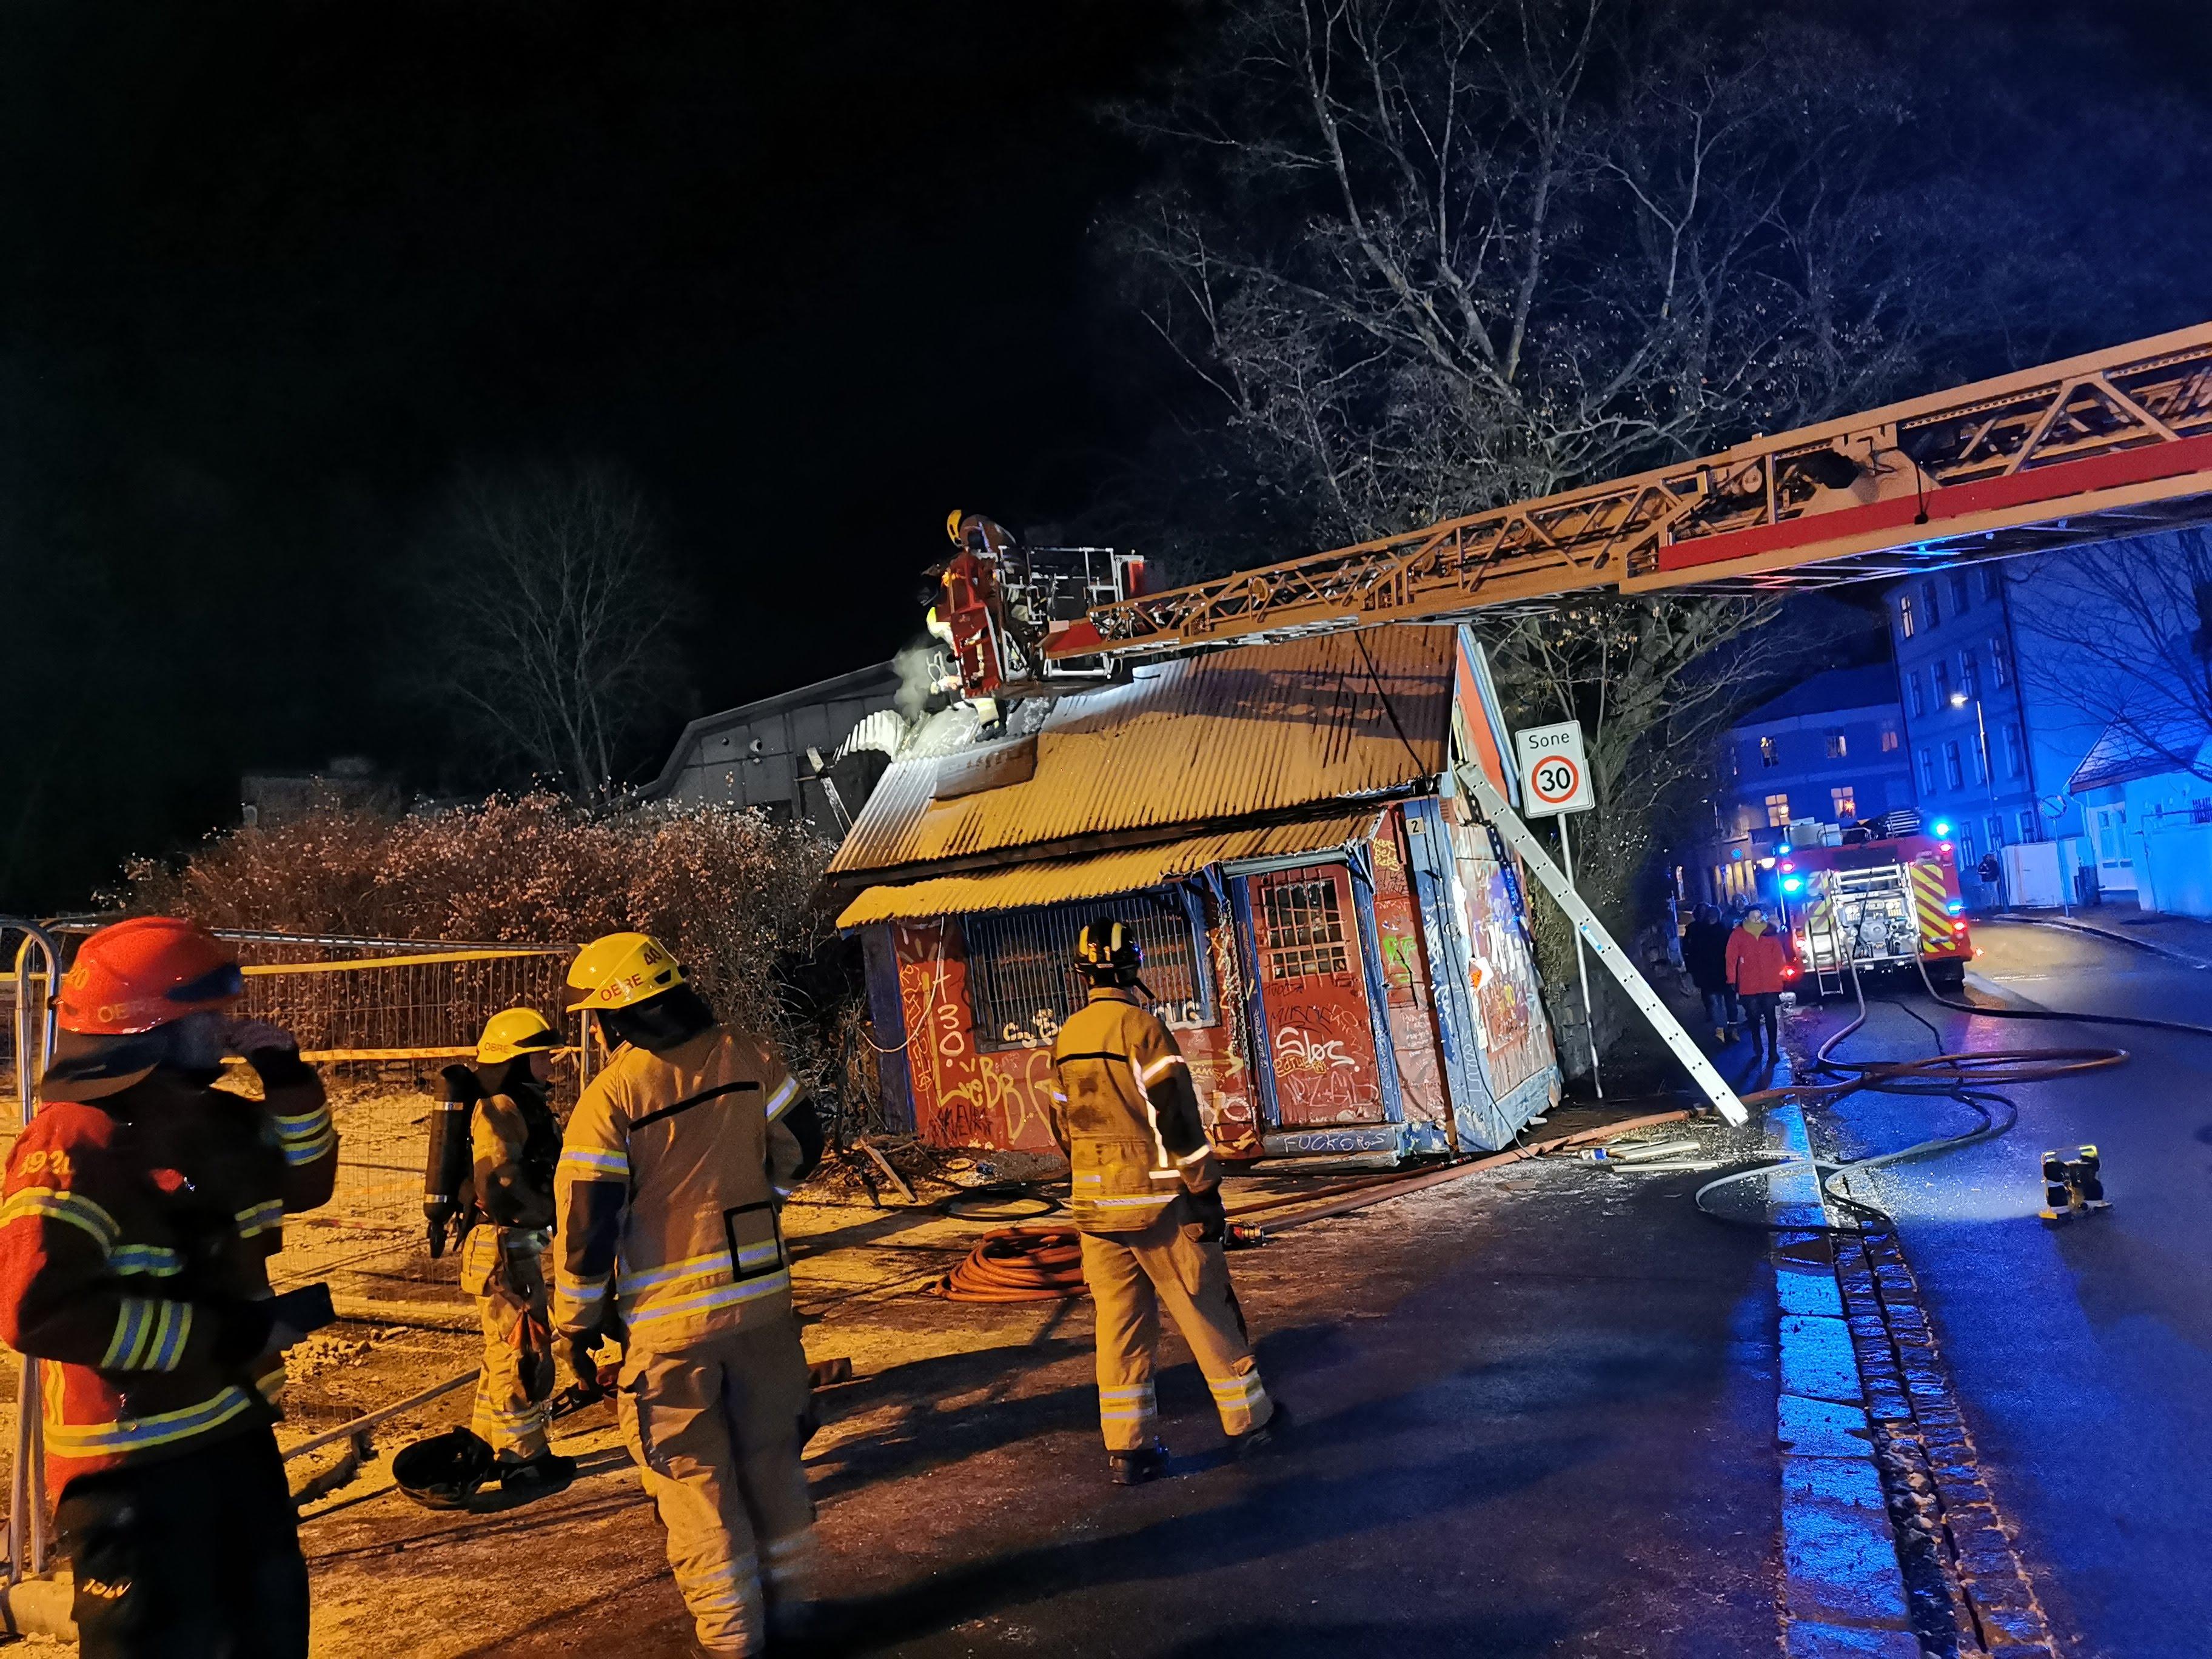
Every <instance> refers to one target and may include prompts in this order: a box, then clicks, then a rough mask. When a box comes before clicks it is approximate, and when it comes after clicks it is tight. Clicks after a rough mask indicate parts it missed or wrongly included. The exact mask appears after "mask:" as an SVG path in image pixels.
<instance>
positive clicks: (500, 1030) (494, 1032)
mask: <svg viewBox="0 0 2212 1659" xmlns="http://www.w3.org/2000/svg"><path fill="white" fill-rule="evenodd" d="M560 1046H561V1035H560V1033H559V1032H557V1031H556V1030H554V1029H553V1023H552V1021H550V1020H549V1019H547V1018H545V1016H544V1015H543V1014H541V1013H539V1012H538V1011H537V1010H536V1009H535V1008H502V1009H501V1010H500V1011H499V1012H497V1013H495V1014H494V1015H493V1016H492V1017H491V1018H489V1019H488V1020H486V1021H485V1022H484V1028H483V1036H480V1037H478V1038H477V1065H479V1066H497V1065H500V1064H501V1063H502V1062H503V1061H506V1060H513V1059H514V1058H515V1057H516V1056H517V1055H518V1054H528V1053H529V1052H530V1051H531V1050H532V1049H533V1048H559V1047H560Z"/></svg>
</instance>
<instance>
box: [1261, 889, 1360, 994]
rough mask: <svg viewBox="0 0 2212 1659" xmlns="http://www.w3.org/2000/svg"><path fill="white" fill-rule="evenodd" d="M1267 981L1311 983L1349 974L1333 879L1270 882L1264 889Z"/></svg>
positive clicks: (1264, 953) (1347, 952)
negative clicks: (1313, 978) (1301, 980)
mask: <svg viewBox="0 0 2212 1659" xmlns="http://www.w3.org/2000/svg"><path fill="white" fill-rule="evenodd" d="M1263 891H1264V896H1265V900H1266V902H1265V904H1264V906H1263V909H1262V914H1263V915H1264V916H1265V918H1266V921H1267V939H1266V943H1265V945H1264V946H1263V948H1262V951H1261V954H1262V956H1263V957H1265V958H1266V971H1267V977H1268V978H1269V979H1310V978H1312V977H1314V976H1315V975H1327V974H1343V973H1348V972H1350V971H1351V961H1352V959H1351V954H1350V951H1349V948H1348V941H1347V940H1346V936H1345V931H1344V915H1343V911H1342V909H1341V908H1340V905H1339V903H1338V900H1337V895H1336V878H1334V876H1324V877H1322V878H1321V879H1319V880H1317V881H1316V880H1311V879H1300V880H1291V881H1282V880H1277V881H1271V882H1270V883H1269V884H1268V885H1267V887H1266V888H1265V889H1264V890H1263Z"/></svg>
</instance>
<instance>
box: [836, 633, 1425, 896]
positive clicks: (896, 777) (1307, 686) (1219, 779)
mask: <svg viewBox="0 0 2212 1659" xmlns="http://www.w3.org/2000/svg"><path fill="white" fill-rule="evenodd" d="M1453 647H1454V635H1453V634H1452V631H1451V630H1450V629H1443V628H1437V629H1426V628H1399V629H1382V630H1379V631H1376V632H1374V633H1371V634H1369V635H1346V634H1340V635H1326V636H1323V637H1321V638H1318V639H1311V640H1299V641H1290V642H1288V643H1285V644H1281V645H1272V646H1256V647H1248V648H1246V649H1243V650H1236V651H1223V652H1216V653H1212V654H1211V655H1208V656H1202V657H1191V658H1186V659H1182V660H1180V661H1176V662H1170V663H1164V664H1161V665H1158V666H1157V667H1142V668H1139V669H1138V670H1137V671H1136V673H1135V676H1134V678H1133V679H1132V680H1131V681H1130V682H1129V683H1128V684H1122V685H1114V686H1106V687H1102V688H1099V689H1097V690H1091V691H1085V692H1080V693H1078V694H1076V695H1074V696H1067V697H1063V698H1062V699H1061V700H1060V702H1058V704H1056V705H1055V706H1054V708H1053V709H1052V711H1051V713H1050V714H1048V716H1047V717H1046V720H1045V721H1044V725H1043V726H1042V730H1041V731H1040V732H1038V734H1037V756H1036V775H1035V776H1034V777H1032V778H1030V779H1029V780H1028V781H1024V782H1020V783H1013V784H1008V785H1006V787H1002V788H997V789H989V790H986V791H983V792H981V793H976V794H972V795H963V796H960V797H957V798H955V799H948V800H936V799H933V791H934V787H935V783H936V778H937V769H938V765H939V763H938V762H937V761H935V760H909V761H902V762H900V763H897V764H896V765H894V766H892V767H891V769H890V770H889V771H888V772H887V773H885V774H884V778H883V781H882V782H881V783H879V784H878V786H877V787H876V791H875V793H874V794H872V796H870V797H869V799H868V805H867V808H866V811H863V812H862V813H861V815H860V821H859V822H858V823H855V824H854V827H853V831H852V833H851V834H850V835H849V836H847V837H846V839H845V842H844V845H843V846H842V848H839V849H838V853H837V856H836V860H835V861H834V862H833V863H832V864H831V866H830V871H831V873H832V874H854V873H863V872H867V871H871V870H884V869H892V868H900V867H906V866H915V865H924V864H927V863H930V862H932V861H934V860H940V859H955V858H961V857H965V856H969V855H971V854H977V853H984V852H990V851H994V850H999V849H1004V848H1027V847H1038V846H1044V845H1048V844H1050V843H1052V842H1059V841H1066V840H1073V839H1075V838H1077V837H1080V836H1097V835H1101V834H1109V833H1112V832H1115V831H1121V830H1141V829H1158V828H1165V827H1171V826H1175V825H1180V824H1189V825H1192V826H1194V827H1197V826H1203V825H1206V824H1209V823H1220V822H1222V821H1224V820H1228V821H1232V822H1233V821H1235V820H1237V819H1242V818H1249V817H1253V816H1255V815H1259V814H1262V813H1268V812H1275V811H1286V810H1290V811H1294V810H1296V809H1297V808H1298V807H1301V806H1306V805H1317V804H1319V803H1322V802H1327V801H1332V800H1340V799H1346V798H1357V797H1359V796H1362V795H1368V794H1372V793H1378V792H1382V791H1387V790H1391V789H1396V788H1401V787H1405V786H1407V785H1408V784H1411V783H1414V782H1416V781H1419V780H1422V779H1425V778H1428V777H1432V776H1434V775H1437V773H1439V772H1441V771H1443V769H1444V765H1445V747H1446V742H1447V738H1448V736H1449V731H1450V723H1451V675H1452V656H1453ZM1370 662H1371V665H1372V666H1371V668H1370Z"/></svg>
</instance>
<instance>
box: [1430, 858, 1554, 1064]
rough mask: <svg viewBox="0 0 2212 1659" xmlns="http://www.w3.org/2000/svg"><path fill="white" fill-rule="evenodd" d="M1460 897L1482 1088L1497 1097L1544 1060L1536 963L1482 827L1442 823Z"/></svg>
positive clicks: (1547, 1046) (1546, 1036)
mask: <svg viewBox="0 0 2212 1659" xmlns="http://www.w3.org/2000/svg"><path fill="white" fill-rule="evenodd" d="M1450 833H1451V843H1452V855H1453V862H1454V864H1455V866H1456V867H1457V871H1458V875H1459V892H1460V901H1461V903H1462V906H1463V907H1464V909H1465V913H1466V916H1467V937H1468V956H1469V958H1470V962H1469V967H1468V978H1469V979H1470V980H1471V981H1473V984H1474V1006H1475V1018H1476V1023H1477V1026H1478V1030H1477V1031H1476V1033H1475V1035H1476V1037H1477V1039H1478V1040H1479V1041H1480V1043H1481V1045H1482V1059H1483V1066H1484V1069H1485V1070H1486V1072H1487V1073H1488V1074H1489V1077H1490V1086H1491V1089H1492V1092H1493V1093H1495V1094H1496V1095H1497V1096H1498V1098H1500V1099H1503V1098H1504V1097H1505V1096H1507V1095H1509V1094H1510V1093H1511V1092H1512V1091H1514V1090H1515V1089H1516V1088H1518V1087H1520V1085H1522V1084H1523V1083H1525V1082H1527V1081H1528V1079H1530V1078H1531V1077H1534V1075H1535V1074H1536V1073H1538V1072H1541V1071H1542V1070H1543V1069H1545V1068H1546V1067H1547V1066H1549V1065H1550V1064H1551V1063H1552V1034H1551V1029H1550V1026H1549V1024H1547V1021H1546V1020H1545V1018H1544V1005H1543V1001H1542V1000H1541V995H1540V994H1539V993H1538V990H1537V987H1536V963H1535V959H1534V957H1533V956H1532V955H1531V954H1530V952H1529V949H1528V935H1527V933H1525V932H1524V931H1523V930H1522V925H1521V921H1520V918H1519V917H1518V915H1516V913H1515V909H1514V886H1513V883H1512V881H1511V879H1510V876H1509V872H1507V870H1506V867H1505V866H1504V864H1503V863H1502V862H1500V860H1499V858H1498V850H1497V848H1496V846H1495V844H1494V843H1493V842H1492V840H1491V836H1490V830H1489V828H1488V826H1486V825H1484V824H1480V823H1456V822H1455V823H1451V825H1450Z"/></svg>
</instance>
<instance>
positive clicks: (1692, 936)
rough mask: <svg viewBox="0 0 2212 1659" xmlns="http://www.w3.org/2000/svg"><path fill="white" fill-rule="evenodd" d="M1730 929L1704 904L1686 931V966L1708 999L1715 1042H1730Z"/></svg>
mask: <svg viewBox="0 0 2212 1659" xmlns="http://www.w3.org/2000/svg"><path fill="white" fill-rule="evenodd" d="M1728 945H1729V930H1728V929H1727V928H1726V927H1723V925H1722V923H1721V913H1720V912H1719V911H1718V910H1717V909H1715V908H1713V907H1712V906H1711V905H1710V904H1700V905H1699V907H1698V913H1697V915H1695V916H1694V917H1692V920H1691V922H1690V925H1689V926H1688V927H1686V928H1684V929H1683V930H1682V966H1683V967H1684V968H1685V969H1687V970H1688V972H1689V975H1690V982H1691V983H1692V984H1693V985H1695V986H1696V987H1698V994H1699V996H1701V997H1703V998H1704V999H1705V1018H1708V1019H1710V1020H1711V1021H1712V1023H1713V1041H1714V1042H1719V1043H1725V1042H1728V1040H1729V1023H1730V1022H1729V976H1728Z"/></svg>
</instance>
